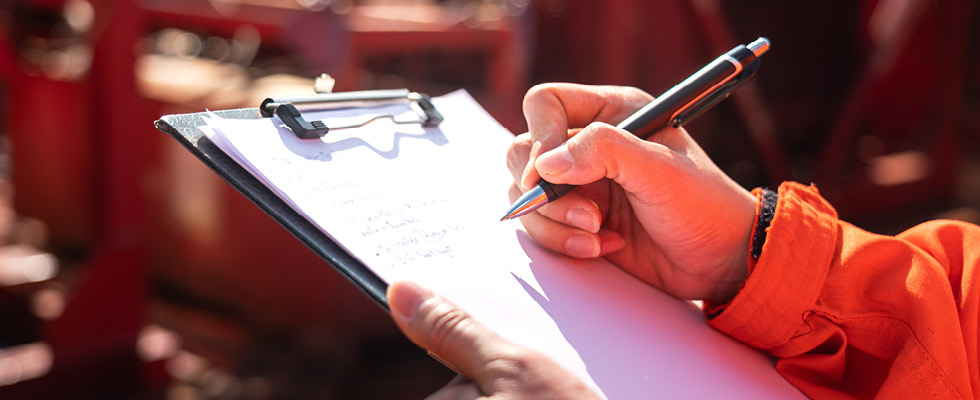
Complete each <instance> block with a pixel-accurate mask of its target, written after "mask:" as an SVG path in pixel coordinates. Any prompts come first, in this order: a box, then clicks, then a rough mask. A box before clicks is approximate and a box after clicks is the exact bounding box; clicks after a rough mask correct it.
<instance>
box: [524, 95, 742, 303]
mask: <svg viewBox="0 0 980 400" xmlns="http://www.w3.org/2000/svg"><path fill="white" fill-rule="evenodd" d="M652 99H653V98H652V97H651V96H650V95H648V94H646V93H644V92H642V91H640V90H638V89H634V88H625V87H609V86H582V85H573V84H548V85H539V86H536V87H534V88H532V89H531V90H530V91H528V93H527V95H526V96H525V98H524V114H525V117H526V118H527V123H528V130H529V132H528V133H526V134H523V135H520V136H518V137H517V138H516V139H515V141H514V143H513V144H512V145H511V148H510V149H509V151H508V154H507V162H508V166H509V168H510V170H511V172H512V173H513V175H514V181H515V184H514V185H513V186H512V187H511V192H510V196H511V200H512V201H513V200H515V199H516V198H517V197H519V196H520V195H521V193H522V192H524V191H526V190H528V189H529V188H532V187H533V186H534V185H535V183H536V182H537V181H538V179H540V178H541V177H543V178H544V179H545V180H547V181H549V182H552V183H569V184H575V185H582V186H580V187H578V188H577V189H576V190H573V191H572V192H571V193H569V194H567V195H565V196H564V197H562V198H561V199H559V200H558V201H555V202H552V203H549V204H547V205H545V206H543V207H541V208H539V209H538V210H537V211H536V212H533V213H530V214H528V215H525V216H523V217H521V222H522V223H523V224H524V227H525V228H526V229H527V231H528V234H530V235H531V236H532V237H533V238H535V239H536V240H537V241H538V242H539V243H541V244H542V245H543V246H545V247H547V248H550V249H552V250H554V251H558V252H561V253H565V254H568V255H570V256H573V257H580V258H588V257H600V256H602V257H605V258H607V259H609V260H610V261H612V262H613V263H615V264H616V265H618V266H619V267H621V268H623V269H625V270H626V271H628V272H630V273H631V274H633V275H634V276H636V277H638V278H640V279H642V280H644V281H646V282H648V283H650V284H652V285H654V286H656V287H658V288H660V289H662V290H664V291H666V292H668V293H670V294H673V295H674V296H677V297H680V298H685V299H705V300H715V301H726V300H728V299H730V298H731V297H732V296H734V294H735V292H736V291H737V290H738V286H739V285H740V284H741V283H742V282H744V280H745V278H746V274H747V268H746V263H745V260H746V259H747V256H748V247H749V240H750V236H751V231H752V224H753V222H754V217H755V207H756V199H755V198H754V197H753V196H752V195H751V194H750V193H749V192H748V191H746V190H745V189H743V188H742V187H740V186H739V185H738V184H737V183H735V182H734V181H732V180H731V179H730V178H729V177H728V176H726V175H725V174H724V173H723V172H722V171H721V170H720V169H719V168H718V167H717V166H716V165H715V164H714V163H713V162H712V161H711V160H710V159H709V158H708V156H707V155H706V154H705V153H704V151H703V150H701V148H700V147H699V146H698V145H697V143H695V142H694V140H693V139H692V138H691V137H690V136H689V135H688V134H687V132H686V131H685V130H684V129H675V128H666V129H662V130H660V131H659V132H657V133H655V134H654V135H653V136H652V137H651V138H650V141H644V140H641V139H639V138H637V137H636V136H634V135H632V134H630V133H629V132H626V131H624V130H621V129H617V128H615V127H614V126H611V125H608V124H607V123H618V122H619V121H622V120H623V119H625V118H626V117H627V116H629V115H630V114H632V113H633V112H634V111H636V110H638V109H640V108H641V107H642V106H643V105H645V104H646V103H648V102H649V101H651V100H652ZM577 128H581V129H580V130H579V129H577Z"/></svg>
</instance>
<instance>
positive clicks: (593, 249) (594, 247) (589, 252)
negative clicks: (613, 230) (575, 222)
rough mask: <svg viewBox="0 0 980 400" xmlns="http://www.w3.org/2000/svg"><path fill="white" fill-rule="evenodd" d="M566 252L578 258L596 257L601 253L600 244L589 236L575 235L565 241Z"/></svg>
mask: <svg viewBox="0 0 980 400" xmlns="http://www.w3.org/2000/svg"><path fill="white" fill-rule="evenodd" d="M565 250H566V251H568V254H569V255H571V256H576V257H583V258H585V257H595V256H596V255H597V254H598V253H599V244H598V243H596V240H595V239H593V238H592V237H591V236H588V235H574V236H572V237H570V238H568V239H566V240H565Z"/></svg>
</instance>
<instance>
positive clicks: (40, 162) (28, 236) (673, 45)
mask: <svg viewBox="0 0 980 400" xmlns="http://www.w3.org/2000/svg"><path fill="white" fill-rule="evenodd" d="M0 6H2V8H0V78H2V84H0V106H2V108H0V109H2V114H0V133H2V137H3V143H2V144H3V146H2V151H0V153H2V154H0V155H2V157H0V181H2V182H0V189H2V190H0V208H2V209H0V245H2V247H0V397H2V398H43V397H57V398H64V397H70V398H89V397H95V398H168V399H170V398H175V399H180V398H191V399H196V398H243V397H244V398H307V397H309V398H385V399H391V398H406V399H414V398H421V397H423V396H424V394H426V393H428V392H431V391H433V390H434V389H436V388H437V387H439V386H440V385H441V384H442V383H443V382H444V381H446V380H448V379H449V378H450V376H451V374H450V372H449V371H448V370H447V369H445V368H444V367H442V366H441V365H439V364H438V363H436V362H435V361H433V360H430V359H428V358H427V356H425V354H424V353H422V352H421V351H419V350H417V349H415V348H414V347H412V346H411V345H410V344H409V343H407V342H406V341H405V340H404V339H402V338H401V337H400V335H399V334H398V333H397V331H396V329H395V328H394V326H393V324H391V323H390V322H389V320H388V318H387V316H386V315H385V313H384V312H383V311H382V310H381V309H380V308H379V307H378V306H377V305H375V304H373V303H372V302H371V301H370V300H369V299H368V298H367V297H366V296H363V295H361V294H360V293H359V292H358V291H357V289H355V288H354V287H353V286H352V285H351V284H349V283H347V282H346V281H345V280H344V279H343V278H342V277H340V275H338V274H337V273H335V272H334V271H332V270H331V269H330V268H329V267H328V266H327V265H326V264H325V263H324V262H323V261H321V260H320V259H318V258H317V257H316V256H315V255H314V254H313V253H312V252H311V251H309V250H308V249H306V248H305V247H304V246H303V245H302V244H301V243H300V242H299V241H297V240H295V239H294V238H293V237H292V236H290V235H289V234H288V233H287V232H286V231H285V230H284V229H282V228H281V227H279V226H278V225H277V224H276V223H275V222H274V221H273V220H272V219H271V218H269V217H268V216H266V215H264V214H263V213H262V212H261V211H260V210H259V209H258V208H257V207H255V206H254V205H253V204H251V203H250V202H249V201H248V200H246V199H245V198H244V197H243V196H241V195H240V194H239V193H237V192H236V191H235V190H234V189H232V188H231V187H230V186H229V185H227V184H226V183H224V182H223V181H222V180H221V179H220V178H219V177H218V176H217V175H215V174H214V173H212V172H211V171H210V170H209V169H207V167H205V166H204V165H203V164H201V163H200V162H199V161H198V160H197V159H195V158H194V157H193V156H192V155H191V154H189V153H188V152H187V151H186V150H185V149H183V148H182V147H181V146H180V145H179V144H177V142H175V141H174V140H173V139H172V138H170V137H169V136H167V135H165V134H163V133H161V132H159V131H157V130H156V129H154V127H153V121H154V120H155V119H157V118H158V117H159V116H161V115H165V114H174V113H184V112H198V111H203V110H206V109H224V108H239V107H256V106H258V104H259V102H260V101H261V100H262V99H263V98H265V97H269V96H283V95H292V94H302V93H311V92H312V89H311V88H312V78H313V77H315V76H317V75H319V74H320V73H329V74H331V75H332V76H333V77H334V78H336V79H337V88H336V90H356V89H380V88H401V87H407V88H410V89H412V90H415V91H422V92H427V93H429V94H431V95H440V94H444V93H446V92H449V91H451V90H455V89H457V88H465V89H467V90H469V91H470V92H471V93H472V94H474V96H475V97H476V98H477V99H478V100H479V101H480V102H481V103H482V104H483V105H484V106H485V107H486V108H487V109H488V110H489V111H490V112H491V113H492V114H493V115H494V116H495V117H497V118H498V119H499V120H500V121H501V122H502V123H503V124H504V125H505V126H507V127H508V128H510V129H511V130H513V131H514V132H521V131H523V129H524V123H523V120H522V117H521V114H520V101H521V97H522V96H523V93H524V92H525V91H526V90H527V88H528V87H530V86H531V85H533V84H535V83H540V82H550V81H570V82H579V83H591V84H616V85H631V86H637V87H640V88H642V89H644V90H647V91H649V92H651V93H654V94H658V93H661V92H663V91H665V90H666V89H668V88H669V87H670V85H672V84H673V83H676V82H678V81H680V80H681V79H683V78H684V77H686V76H687V75H689V74H691V73H692V72H694V71H695V70H696V69H697V68H699V67H700V66H701V65H703V64H704V63H706V62H707V61H709V60H711V59H712V58H713V57H715V56H716V55H717V54H720V53H722V52H724V51H727V50H728V49H730V48H731V47H733V46H735V45H737V44H740V43H747V42H749V41H751V40H754V39H755V38H756V37H759V36H766V37H768V38H769V39H770V40H771V41H772V43H773V45H772V50H771V52H770V53H769V54H767V55H766V57H765V61H764V63H763V65H762V67H761V70H760V72H759V75H758V76H757V78H756V79H755V80H754V81H752V82H751V83H750V84H749V85H748V86H746V87H744V88H742V89H740V90H739V92H738V93H736V94H734V95H733V96H732V98H731V99H730V100H729V101H726V102H724V103H722V105H720V106H719V107H717V108H715V109H713V110H712V111H711V112H710V113H707V114H705V115H704V116H703V117H701V118H700V119H699V120H697V121H695V122H692V123H691V124H689V125H688V130H689V131H690V132H691V133H692V134H693V135H694V136H695V137H696V138H697V139H698V140H699V142H700V143H701V144H702V145H703V146H704V147H705V149H706V150H707V151H708V153H709V154H710V155H711V156H712V157H713V158H714V159H715V160H716V161H717V162H718V164H719V165H720V166H721V167H722V168H723V169H724V170H725V171H726V172H728V173H729V174H730V175H731V176H733V177H734V178H735V179H736V180H737V181H738V182H739V183H741V184H742V185H744V186H745V187H747V188H752V187H756V186H769V187H775V186H777V185H778V184H779V182H781V181H783V180H797V181H801V182H815V183H816V184H817V185H818V186H819V187H820V189H821V191H822V193H824V194H825V196H826V197H827V198H828V199H829V200H830V201H831V202H832V203H833V204H834V205H835V206H836V207H837V208H838V210H839V211H840V213H841V216H842V217H843V218H844V219H847V220H849V221H852V222H855V223H857V224H859V225H861V226H863V227H865V228H867V229H871V230H874V231H878V232H881V233H895V232H897V231H899V230H901V229H903V228H907V227H909V226H911V225H912V224H915V223H917V222H920V221H923V220H926V219H931V218H938V217H945V218H958V219H963V220H967V221H971V222H974V223H976V222H977V221H978V220H980V212H978V210H980V157H978V149H980V147H978V141H980V114H978V113H977V112H976V110H977V106H978V104H980V103H978V89H980V85H978V73H980V69H978V64H977V50H980V47H978V46H980V43H978V40H977V39H978V38H980V35H978V26H977V22H978V18H977V17H978V10H980V9H978V6H977V5H975V4H974V3H973V2H968V1H964V0H949V1H944V2H941V3H940V2H930V1H925V0H865V1H857V2H844V1H834V2H813V3H812V4H811V3H807V2H789V3H787V2H777V1H745V0H737V1H726V2H722V1H719V0H691V1H673V2H652V1H638V0H607V1H603V2H592V1H586V0H442V1H438V0H400V1H398V0H387V1H379V0H374V1H371V0H341V1H331V0H209V1H203V0H142V1H138V0H116V1H112V0H22V1H10V0H7V1H2V0H0ZM501 160H503V155H501ZM501 167H502V165H501Z"/></svg>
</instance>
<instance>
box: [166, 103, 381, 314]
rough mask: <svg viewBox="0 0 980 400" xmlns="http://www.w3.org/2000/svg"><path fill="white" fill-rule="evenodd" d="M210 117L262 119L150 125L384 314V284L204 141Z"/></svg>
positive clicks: (175, 118)
mask: <svg viewBox="0 0 980 400" xmlns="http://www.w3.org/2000/svg"><path fill="white" fill-rule="evenodd" d="M209 114H212V115H218V116H220V117H222V118H230V119H259V118H262V115H261V113H260V112H259V108H242V109H233V110H221V111H213V112H210V113H208V112H199V113H190V114H171V115H164V116H162V117H160V119H158V120H157V121H155V122H154V125H155V126H156V128H157V129H159V130H161V131H163V132H165V133H167V134H169V135H170V136H172V137H173V138H174V139H177V141H178V142H179V143H180V144H181V145H183V146H184V147H185V148H186V149H187V150H188V151H190V152H191V153H193V154H194V155H195V156H196V157H197V158H198V159H200V160H201V161H202V162H204V164H205V165H207V166H208V167H210V168H211V169H212V170H214V172H216V173H217V174H218V175H219V176H221V178H222V179H224V180H225V181H226V182H228V183H229V184H231V186H232V187H234V188H235V189H236V190H238V192H240V193H241V194H243V195H245V197H247V198H248V199H249V200H251V201H252V202H253V203H255V204H256V205H257V206H259V208H261V209H262V211H264V212H265V213H266V214H269V216H271V217H272V218H273V219H275V220H276V222H278V223H279V224H280V225H282V226H283V227H285V228H286V230H288V231H289V232H290V233H292V234H293V236H295V237H296V238H297V239H299V240H300V241H301V242H303V244H305V245H306V246H307V247H309V248H310V250H313V252H314V253H316V254H317V255H318V256H320V258H322V259H323V260H324V261H326V262H327V264H330V266H332V267H333V268H334V269H336V270H337V271H338V272H340V274H341V275H343V276H344V277H345V278H347V280H349V281H351V282H352V283H354V285H355V286H357V287H358V288H359V289H360V290H361V291H362V292H364V293H365V294H367V296H368V297H370V298H371V299H372V300H374V301H375V302H376V303H378V305H379V306H381V307H382V308H383V309H385V310H388V301H387V297H386V296H385V291H386V290H387V288H388V284H387V283H385V282H384V281H383V280H381V278H379V277H378V276H377V274H375V273H374V272H373V271H371V270H370V269H368V268H367V266H365V265H364V263H362V262H361V261H360V260H358V259H356V258H354V257H353V256H351V255H350V254H348V253H347V251H346V250H344V249H343V248H342V247H341V246H340V245H338V244H337V243H336V242H335V241H334V240H333V239H331V238H330V237H329V236H327V234H326V233H324V232H323V231H321V230H320V229H319V228H317V227H316V226H315V225H313V223H311V222H310V221H309V220H307V219H306V218H305V217H303V216H302V215H300V214H299V213H297V212H296V211H295V210H293V209H292V208H291V207H290V206H289V205H288V204H286V202H285V201H283V200H282V199H281V198H279V197H278V196H276V194H275V193H273V192H272V191H271V190H269V188H268V187H266V186H265V185H264V184H263V183H262V182H260V181H259V180H258V179H256V178H255V177H254V176H252V174H251V173H249V172H248V171H247V170H245V168H243V167H242V166H241V165H240V164H238V162H237V161H235V160H234V159H232V158H231V157H229V156H228V155H227V154H226V153H225V152H224V151H223V150H221V149H220V148H218V146H216V145H215V144H214V143H212V142H211V141H210V140H208V138H207V137H205V136H204V134H202V133H201V131H200V130H199V129H198V127H200V126H202V125H205V122H204V117H205V116H207V115H209Z"/></svg>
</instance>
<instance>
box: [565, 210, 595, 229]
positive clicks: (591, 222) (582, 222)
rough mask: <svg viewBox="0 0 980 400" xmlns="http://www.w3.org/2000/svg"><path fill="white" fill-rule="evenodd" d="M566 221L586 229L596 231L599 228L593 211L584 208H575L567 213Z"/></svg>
mask: <svg viewBox="0 0 980 400" xmlns="http://www.w3.org/2000/svg"><path fill="white" fill-rule="evenodd" d="M565 222H567V223H568V224H569V225H571V226H574V227H576V228H579V229H581V230H584V231H589V232H592V233H595V232H597V231H598V230H599V226H598V225H599V224H598V221H596V218H595V217H594V216H593V215H592V213H590V212H588V211H586V210H585V209H582V208H573V209H571V210H568V212H567V213H566V214H565Z"/></svg>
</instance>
